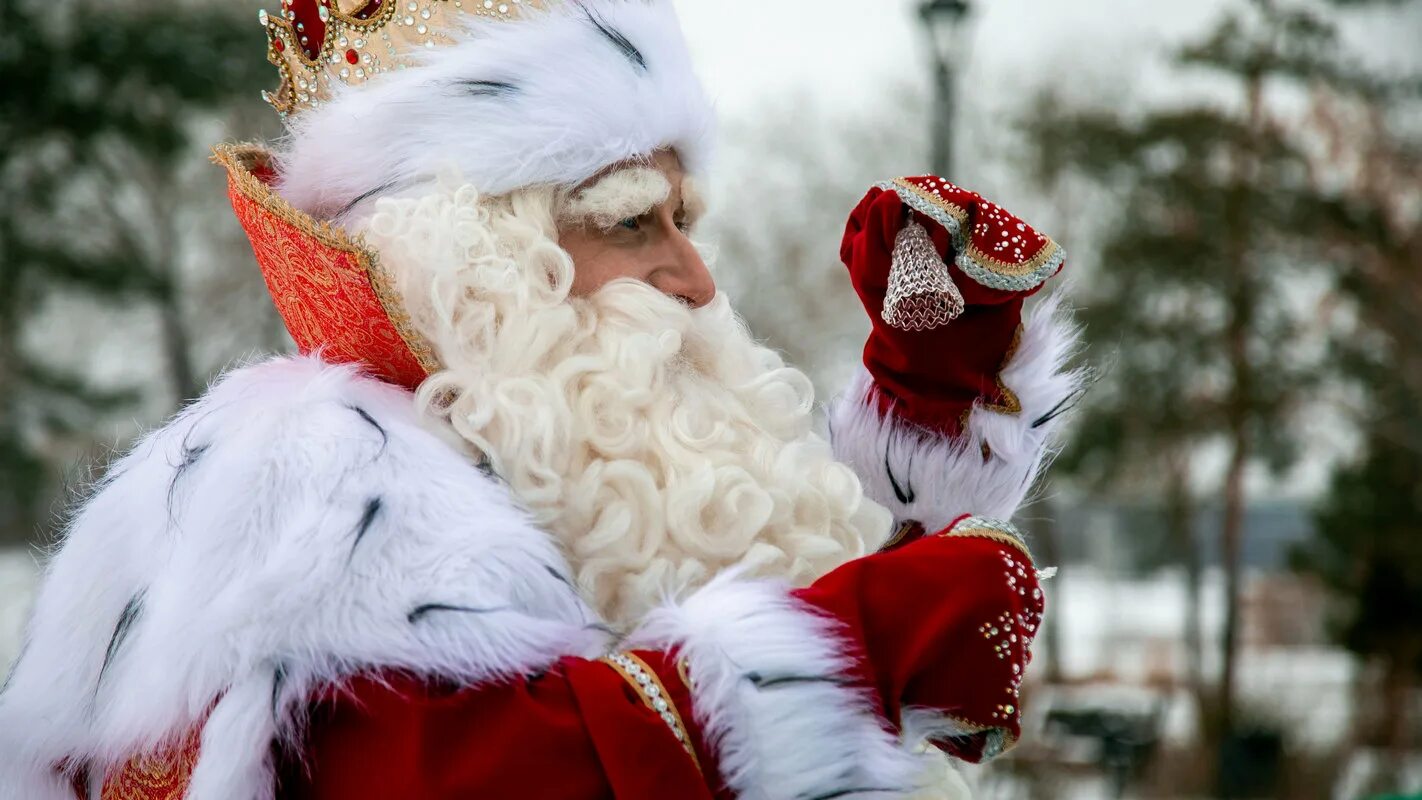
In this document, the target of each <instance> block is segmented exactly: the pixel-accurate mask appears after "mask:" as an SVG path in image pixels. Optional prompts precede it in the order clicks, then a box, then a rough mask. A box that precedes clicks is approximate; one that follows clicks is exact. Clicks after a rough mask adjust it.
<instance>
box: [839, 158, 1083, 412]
mask: <svg viewBox="0 0 1422 800" xmlns="http://www.w3.org/2000/svg"><path fill="white" fill-rule="evenodd" d="M840 257H841V259H842V260H843V261H844V263H845V266H847V267H848V268H849V274H850V278H851V279H852V280H853V282H854V288H855V291H857V292H858V293H859V298H860V300H861V301H862V302H863V303H864V307H865V309H866V310H868V312H869V314H870V317H871V318H872V320H873V324H874V328H873V332H872V333H871V334H870V335H869V341H868V343H867V344H866V345H865V346H864V365H865V367H867V368H868V370H869V373H870V374H871V375H872V376H873V378H874V382H875V384H876V386H877V389H878V392H879V403H880V408H881V410H882V411H887V410H888V408H889V407H890V406H892V407H893V409H894V413H895V414H896V415H897V416H899V417H901V418H904V419H907V420H909V421H911V422H914V423H917V424H918V425H921V426H923V427H925V428H928V429H930V430H933V431H936V432H939V433H942V434H945V435H950V436H952V435H956V434H958V433H959V432H960V431H961V430H962V426H963V424H964V420H965V418H966V416H967V414H968V412H969V411H971V410H972V408H973V405H974V404H975V403H977V402H978V401H982V402H983V403H985V404H986V405H987V406H988V407H990V408H995V409H997V410H1001V411H1005V412H1008V413H1016V412H1017V411H1018V410H1019V408H1020V406H1019V404H1018V402H1017V399H1016V398H1015V397H1014V396H1013V395H1012V393H1011V392H1010V391H1008V390H1007V389H1006V387H1004V386H1003V385H1002V384H1001V382H1000V381H999V380H998V373H999V372H1000V371H1001V370H1002V367H1003V365H1004V364H1005V363H1006V361H1007V360H1008V359H1009V358H1010V357H1011V355H1012V351H1013V349H1014V344H1015V342H1016V338H1017V335H1018V332H1019V329H1020V327H1021V322H1022V303H1023V301H1024V300H1025V299H1026V298H1027V297H1028V296H1030V295H1031V294H1033V293H1035V292H1036V291H1037V290H1038V289H1040V288H1041V287H1042V284H1043V283H1044V282H1046V280H1047V279H1048V278H1050V277H1051V276H1053V275H1055V274H1056V273H1057V272H1058V271H1060V270H1061V268H1062V261H1063V257H1064V254H1063V252H1062V250H1061V248H1060V247H1058V246H1057V244H1056V242H1053V241H1052V240H1051V239H1049V238H1047V237H1046V236H1043V235H1041V234H1039V233H1037V232H1036V231H1035V230H1033V229H1032V228H1031V227H1030V226H1028V225H1027V224H1026V223H1024V222H1022V221H1021V220H1019V219H1018V218H1017V217H1014V216H1013V215H1011V214H1009V213H1007V211H1005V210H1004V209H1003V208H1002V207H1000V206H998V205H995V204H994V203H991V202H989V201H987V200H985V199H983V198H982V196H980V195H978V194H977V193H975V192H970V191H968V190H966V189H961V188H959V187H957V186H954V185H953V184H951V183H949V182H947V181H945V180H943V179H941V178H936V177H933V176H925V177H919V178H901V179H899V180H895V181H890V182H885V183H881V184H878V185H876V186H875V187H874V188H872V189H870V190H869V194H868V195H866V196H865V197H864V199H863V200H862V201H861V202H860V203H859V206H858V207H857V208H855V209H854V212H853V213H852V214H851V215H850V218H849V224H848V227H847V229H846V230H845V235H844V243H843V245H842V247H841V249H840Z"/></svg>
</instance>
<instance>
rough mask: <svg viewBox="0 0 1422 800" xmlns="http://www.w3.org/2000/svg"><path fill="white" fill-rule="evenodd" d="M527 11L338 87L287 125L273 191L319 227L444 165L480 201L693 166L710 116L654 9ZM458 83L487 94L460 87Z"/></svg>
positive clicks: (673, 23) (608, 4) (630, 1)
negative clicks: (662, 164) (661, 153)
mask: <svg viewBox="0 0 1422 800" xmlns="http://www.w3.org/2000/svg"><path fill="white" fill-rule="evenodd" d="M529 14H530V16H529V18H528V19H524V20H520V21H517V22H498V23H489V22H487V21H486V22H483V23H482V24H481V23H478V22H475V23H471V26H470V29H469V31H468V33H467V35H466V37H465V39H464V40H463V41H460V42H458V43H456V44H453V45H449V46H447V47H442V48H438V49H435V50H432V51H430V52H429V53H428V55H427V57H426V58H425V60H424V61H423V63H421V64H420V65H418V66H416V67H412V68H410V69H406V70H400V71H395V72H391V73H388V74H385V75H381V76H380V77H379V78H377V79H374V80H372V81H370V82H369V83H367V84H365V85H363V86H359V87H355V88H343V89H339V90H338V91H337V94H336V95H335V96H334V97H333V98H332V99H331V100H330V101H328V102H326V103H323V104H322V105H321V106H319V107H317V108H314V109H311V110H309V111H306V112H303V113H302V114H300V115H297V116H294V117H293V118H292V124H291V138H290V141H289V143H288V144H287V146H286V147H285V148H284V152H283V153H282V154H281V155H280V156H279V159H278V162H279V165H280V170H279V172H280V173H281V179H280V180H281V183H280V191H281V194H282V195H283V196H285V197H286V199H287V200H289V201H290V202H291V203H293V204H294V205H295V206H296V207H297V208H300V209H302V210H303V211H306V212H308V213H311V214H313V215H315V216H318V217H327V218H329V217H332V216H336V215H339V214H342V213H343V212H344V211H345V210H347V209H348V207H349V206H350V205H351V204H352V202H353V201H354V200H356V199H357V198H362V197H364V196H366V195H368V194H369V193H372V192H375V193H376V194H388V193H391V192H400V191H405V190H406V189H408V188H409V187H410V186H411V185H414V184H418V183H420V182H423V181H428V180H429V179H432V178H434V177H435V176H436V175H437V174H439V173H440V172H441V171H442V170H444V169H446V168H450V167H452V168H455V169H457V170H458V171H459V173H460V174H461V175H462V176H463V178H464V179H465V180H466V181H467V182H468V183H471V184H473V185H474V186H475V187H477V188H478V189H479V191H480V192H482V193H483V194H485V195H500V194H505V193H507V192H509V191H512V190H514V189H517V188H521V187H524V186H533V185H542V184H552V185H558V186H573V185H576V184H579V183H581V182H583V181H585V180H587V179H588V178H591V177H593V176H594V175H596V174H597V173H598V172H599V171H601V170H602V169H603V168H605V167H607V166H609V165H612V164H615V163H619V162H622V161H626V160H628V159H633V158H640V157H645V156H649V155H651V154H652V153H653V152H655V151H657V150H659V149H662V148H668V147H670V148H675V149H676V151H677V153H678V154H679V155H680V156H681V159H682V162H683V164H684V165H685V166H686V168H687V169H688V170H689V171H698V170H700V169H702V167H703V165H704V164H705V162H706V161H707V158H708V150H709V140H710V134H711V131H712V128H713V125H714V113H713V110H712V107H711V103H710V101H709V100H708V99H707V97H706V93H705V91H704V90H703V88H702V86H701V83H700V81H699V80H698V79H697V77H696V74H695V72H694V70H693V69H692V65H691V58H690V56H689V54H688V53H687V49H686V42H685V39H684V37H683V35H682V32H681V26H680V23H679V22H678V21H677V17H676V13H675V11H674V10H673V9H672V4H671V3H670V2H669V1H668V0H655V1H654V2H644V1H642V0H599V1H598V2H579V3H573V2H570V3H565V4H562V5H561V7H560V8H559V9H557V10H554V11H550V12H546V13H536V12H529ZM595 21H596V24H595ZM599 25H601V26H602V27H603V28H604V29H606V30H607V31H610V32H613V33H614V34H616V35H620V36H621V37H623V38H624V39H625V41H626V42H628V43H630V44H631V46H632V47H634V48H635V49H636V51H637V54H638V55H640V57H641V60H642V62H643V64H645V66H643V65H640V64H638V63H637V61H636V60H635V57H633V56H629V54H628V53H627V52H625V51H624V50H623V49H622V48H620V47H618V46H617V45H616V44H614V41H613V39H612V38H609V36H608V35H607V34H605V33H603V32H602V31H600V30H599V27H598V26H599ZM471 81H485V82H494V85H493V88H490V87H491V84H483V85H482V87H474V88H473V89H472V90H471V87H470V86H469V83H470V82H471ZM502 86H508V87H511V88H502Z"/></svg>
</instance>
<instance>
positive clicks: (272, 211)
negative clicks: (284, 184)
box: [212, 144, 439, 375]
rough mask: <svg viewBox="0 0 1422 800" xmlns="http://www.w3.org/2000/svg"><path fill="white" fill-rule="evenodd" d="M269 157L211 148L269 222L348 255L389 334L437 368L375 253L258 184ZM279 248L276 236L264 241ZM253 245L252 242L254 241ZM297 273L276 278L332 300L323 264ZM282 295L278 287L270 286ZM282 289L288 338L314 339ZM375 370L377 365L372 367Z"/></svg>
mask: <svg viewBox="0 0 1422 800" xmlns="http://www.w3.org/2000/svg"><path fill="white" fill-rule="evenodd" d="M270 158H271V155H270V153H268V152H267V151H266V149H264V148H263V147H261V146H260V145H255V144H221V145H218V146H217V147H215V148H213V156H212V160H213V161H214V162H215V163H217V164H220V165H222V166H223V167H224V168H225V169H226V170H227V174H228V178H229V180H230V181H231V182H232V185H233V187H234V188H235V190H236V191H237V192H239V193H240V194H241V195H242V196H243V197H245V198H247V199H248V200H249V201H251V202H253V203H255V204H256V205H258V206H259V207H260V208H261V209H262V210H263V211H264V212H266V213H267V214H269V215H271V216H272V217H273V218H275V219H277V220H279V221H281V222H283V223H285V224H287V225H289V226H291V227H292V228H294V229H296V230H297V231H299V232H300V233H302V234H304V235H306V236H308V237H310V238H311V239H312V240H314V241H315V242H316V243H318V244H320V245H322V246H324V247H328V248H331V249H332V250H335V251H338V252H340V253H345V254H348V255H349V256H350V257H351V258H352V259H353V260H354V262H355V263H356V264H357V265H358V266H359V270H360V275H359V276H356V278H357V279H358V280H359V279H361V278H363V279H364V281H365V282H366V283H367V284H368V285H369V286H370V288H371V290H372V291H373V292H374V294H375V297H376V299H377V301H378V302H379V304H380V306H381V308H382V309H383V310H384V311H385V315H386V317H387V318H388V319H389V321H390V323H391V324H392V325H393V326H394V329H395V333H396V334H397V335H398V336H399V338H400V340H401V342H403V344H404V346H405V348H406V349H408V351H409V352H410V354H411V355H412V356H413V357H414V358H415V361H416V362H418V364H419V366H420V367H421V368H422V369H423V370H424V372H425V374H426V375H429V374H433V373H434V372H437V371H438V370H439V362H438V360H437V359H436V358H435V355H434V351H433V349H432V348H431V347H430V345H429V342H427V341H426V340H425V339H424V337H423V336H421V335H420V334H419V332H418V331H417V330H415V326H414V322H413V321H412V320H411V319H410V315H409V314H408V313H407V312H406V311H405V308H404V305H403V304H402V303H401V302H400V297H399V294H398V292H397V291H396V289H395V282H394V277H393V276H392V275H391V274H390V273H389V272H388V271H387V270H386V269H385V268H384V267H383V266H382V265H381V263H380V259H379V257H378V256H377V255H376V253H375V251H374V250H372V249H371V248H370V247H368V246H367V245H366V244H365V243H364V241H362V240H361V239H360V238H359V237H356V238H352V237H351V236H350V235H349V234H347V233H346V232H345V231H343V230H341V229H340V228H337V227H335V226H333V225H330V224H329V223H326V222H318V221H317V220H316V219H314V218H312V217H311V216H310V215H309V214H305V213H303V212H301V211H299V210H297V209H296V208H295V207H294V206H292V205H291V204H290V203H288V202H287V201H286V200H285V199H283V198H282V197H281V196H280V195H278V194H277V193H276V192H274V191H272V189H271V187H270V186H268V185H267V184H266V183H265V182H263V181H262V180H261V179H260V178H258V177H257V175H256V174H255V170H257V169H260V168H262V167H265V166H266V165H267V164H268V162H269V161H270ZM270 239H271V241H272V242H274V243H276V244H274V246H280V242H279V240H280V237H276V236H273V237H270ZM254 244H255V243H254ZM272 255H273V259H274V260H275V261H278V262H292V261H295V260H299V259H297V258H296V256H297V254H295V253H291V252H288V251H287V250H285V249H283V250H282V251H281V252H277V253H274V254H272ZM301 272H302V274H300V275H299V276H297V275H283V276H279V277H280V278H281V279H283V280H288V281H289V280H299V281H303V282H309V283H314V284H315V288H316V289H319V290H320V291H321V296H323V297H333V296H336V289H337V284H338V276H337V275H335V274H334V273H333V272H331V270H330V267H329V265H325V266H324V267H323V265H315V266H313V268H311V269H303V270H302V271H301ZM274 288H276V289H277V290H278V291H282V287H274ZM286 291H287V292H289V293H290V294H289V295H288V296H286V297H274V298H273V299H274V300H275V301H276V302H277V304H278V306H279V307H281V308H282V310H283V311H284V312H286V311H290V312H292V313H291V314H290V315H289V316H288V324H291V325H292V327H293V328H295V329H297V330H293V334H297V333H298V331H301V332H304V333H306V334H307V335H311V336H316V337H317V338H319V331H320V330H321V325H320V324H319V320H318V317H317V313H316V311H315V310H314V309H311V308H308V307H306V305H305V304H303V303H302V302H300V301H299V300H298V299H297V297H296V295H295V293H294V290H293V289H292V288H291V287H290V285H288V287H287V288H286ZM348 324H349V325H351V326H357V325H358V324H359V322H358V320H349V321H348ZM372 344H374V345H376V347H372V349H371V353H375V352H379V351H380V350H381V349H383V348H380V347H379V346H378V345H380V344H384V343H374V342H373V343H372ZM373 366H376V367H380V366H383V365H379V364H377V365H373Z"/></svg>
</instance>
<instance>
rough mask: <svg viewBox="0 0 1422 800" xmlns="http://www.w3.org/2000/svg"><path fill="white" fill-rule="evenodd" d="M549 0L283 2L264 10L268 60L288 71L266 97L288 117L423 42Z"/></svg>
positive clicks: (448, 37)
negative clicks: (472, 22)
mask: <svg viewBox="0 0 1422 800" xmlns="http://www.w3.org/2000/svg"><path fill="white" fill-rule="evenodd" d="M544 6H545V0H282V4H281V10H280V11H279V12H275V13H267V11H266V10H265V9H263V10H261V11H259V12H258V13H257V19H258V21H260V22H261V25H262V28H263V30H265V31H266V34H267V60H268V61H270V62H272V64H274V65H275V66H276V67H277V69H278V70H279V71H280V72H281V85H280V86H279V87H278V88H277V90H276V92H267V91H263V92H262V98H263V99H264V100H266V101H267V102H268V103H270V104H271V105H272V107H273V108H275V109H276V110H277V113H279V114H281V115H282V116H283V117H285V116H286V115H287V114H294V113H297V112H299V111H301V110H303V109H306V108H315V107H316V106H319V105H320V104H321V103H322V102H324V101H325V100H328V99H330V97H331V93H332V90H333V89H334V88H335V87H336V85H337V84H338V83H340V84H345V85H346V86H359V85H360V84H363V83H365V82H366V81H368V80H370V79H371V78H373V77H375V76H376V75H379V74H381V73H384V72H389V71H391V70H395V69H404V68H405V67H407V66H409V65H410V64H412V63H413V62H414V55H415V54H416V53H418V52H419V50H420V49H421V48H425V49H432V48H435V47H442V46H444V45H447V44H452V43H453V42H454V33H455V32H456V31H458V30H459V29H460V27H461V25H463V24H466V23H467V21H468V20H469V19H470V18H472V17H486V18H489V19H494V20H512V19H517V18H518V17H519V15H520V14H521V13H522V12H523V11H524V10H526V9H541V8H543V7H544Z"/></svg>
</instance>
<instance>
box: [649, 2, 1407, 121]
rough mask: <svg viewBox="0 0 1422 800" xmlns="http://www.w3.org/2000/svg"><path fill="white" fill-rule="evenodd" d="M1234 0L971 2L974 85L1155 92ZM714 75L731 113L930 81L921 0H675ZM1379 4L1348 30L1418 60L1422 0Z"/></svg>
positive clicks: (1382, 51)
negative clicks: (770, 100) (1162, 67)
mask: <svg viewBox="0 0 1422 800" xmlns="http://www.w3.org/2000/svg"><path fill="white" fill-rule="evenodd" d="M1230 4H1231V0H1075V1H1074V2H1070V3H1062V2H1055V1H1054V0H975V2H973V6H974V13H973V15H972V22H971V24H970V28H969V43H970V44H969V53H968V56H969V57H968V58H967V63H968V68H967V71H966V73H965V80H964V85H965V89H966V91H968V92H970V93H972V94H973V95H975V96H974V97H972V98H971V99H972V101H973V102H976V103H978V104H983V105H991V104H992V99H993V98H992V96H993V95H994V94H998V93H1007V92H1014V91H1020V90H1022V88H1023V87H1030V86H1037V85H1041V84H1042V83H1043V82H1058V83H1062V84H1070V83H1072V82H1085V83H1087V84H1089V85H1091V86H1099V85H1103V84H1104V85H1106V86H1110V85H1111V84H1112V83H1113V82H1119V83H1122V84H1127V85H1130V86H1133V87H1138V86H1140V85H1141V84H1144V91H1146V92H1151V91H1158V90H1160V89H1162V88H1165V87H1164V81H1163V80H1161V79H1160V77H1159V71H1158V70H1157V69H1156V68H1155V66H1156V60H1157V59H1158V57H1159V54H1160V53H1161V52H1162V48H1161V45H1162V44H1172V43H1179V42H1181V41H1183V40H1185V39H1188V38H1190V37H1191V36H1192V35H1193V34H1197V33H1199V32H1201V31H1203V30H1206V29H1207V28H1208V26H1209V24H1210V22H1211V21H1212V19H1213V18H1214V17H1215V16H1216V14H1217V13H1218V12H1219V10H1220V9H1221V8H1224V7H1227V6H1229V5H1230ZM677 6H678V8H679V9H680V11H681V15H682V21H683V23H684V25H685V27H686V29H687V35H688V37H689V38H690V39H691V45H692V49H693V50H694V52H695V54H696V56H697V58H698V61H699V63H700V65H701V67H702V69H703V71H704V73H705V78H706V81H707V83H708V85H709V87H710V89H711V91H712V92H713V94H714V95H715V96H716V97H717V99H718V100H719V101H720V102H721V104H722V106H723V108H724V110H725V112H726V113H727V114H728V115H734V114H735V113H736V112H738V111H743V110H745V109H748V108H753V107H754V104H755V102H756V101H758V100H762V99H764V98H766V97H773V96H777V95H782V94H783V93H785V92H786V90H792V91H793V90H806V91H809V92H812V93H814V94H816V95H821V96H826V97H833V98H836V99H839V100H842V101H843V102H844V103H846V104H849V103H860V102H866V101H868V102H872V100H873V99H874V96H873V92H874V90H875V89H876V88H877V87H882V86H883V85H884V81H885V80H886V78H892V77H894V76H896V75H897V76H902V77H903V78H904V79H906V80H922V78H923V76H924V75H925V70H924V63H925V59H926V58H927V54H926V49H925V47H926V42H925V40H924V38H923V34H922V32H921V30H920V28H919V23H918V17H917V14H916V12H915V9H916V8H917V6H918V0H764V1H763V2H754V3H751V2H730V3H728V2H725V1H724V0H677ZM1410 6H1411V8H1410V10H1409V11H1405V12H1399V11H1396V10H1382V11H1377V12H1374V13H1372V14H1371V15H1370V16H1371V19H1368V20H1364V21H1363V22H1362V23H1360V24H1359V25H1358V26H1357V27H1356V28H1355V29H1353V30H1352V33H1353V35H1354V36H1356V37H1359V38H1361V39H1364V40H1366V41H1367V43H1368V50H1369V51H1370V52H1372V53H1374V54H1377V55H1379V56H1381V57H1387V58H1398V59H1409V60H1410V61H1412V62H1413V63H1417V60H1418V59H1419V58H1422V45H1419V43H1422V8H1419V7H1422V3H1411V4H1410Z"/></svg>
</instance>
